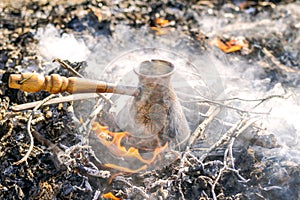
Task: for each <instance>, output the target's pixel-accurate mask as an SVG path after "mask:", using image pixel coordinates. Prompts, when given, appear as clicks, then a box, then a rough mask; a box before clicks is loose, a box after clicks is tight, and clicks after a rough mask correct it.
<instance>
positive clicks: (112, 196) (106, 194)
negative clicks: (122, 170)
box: [102, 192, 121, 200]
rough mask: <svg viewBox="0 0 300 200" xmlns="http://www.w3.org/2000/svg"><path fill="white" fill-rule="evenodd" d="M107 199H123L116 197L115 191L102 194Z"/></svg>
mask: <svg viewBox="0 0 300 200" xmlns="http://www.w3.org/2000/svg"><path fill="white" fill-rule="evenodd" d="M102 197H103V198H105V199H111V200H121V199H120V198H118V197H116V196H115V195H114V194H113V193H111V192H108V193H105V194H103V195H102Z"/></svg>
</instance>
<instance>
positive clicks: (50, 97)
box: [13, 94, 56, 165]
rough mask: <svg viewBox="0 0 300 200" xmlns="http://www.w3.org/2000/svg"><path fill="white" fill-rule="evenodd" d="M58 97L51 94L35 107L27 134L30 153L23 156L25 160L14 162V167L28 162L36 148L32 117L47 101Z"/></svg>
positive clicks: (30, 117) (29, 120) (28, 123)
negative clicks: (32, 130)
mask: <svg viewBox="0 0 300 200" xmlns="http://www.w3.org/2000/svg"><path fill="white" fill-rule="evenodd" d="M55 96H56V95H54V94H51V95H49V96H48V97H46V98H45V99H43V101H41V102H40V103H39V104H38V105H37V106H35V107H34V109H33V110H32V112H31V114H30V116H29V119H28V122H27V133H28V135H29V138H30V146H29V149H28V151H27V152H26V154H25V155H24V156H23V158H22V159H21V160H19V161H17V162H14V163H13V164H14V165H19V164H21V163H23V162H25V161H26V162H27V159H28V157H29V155H30V153H31V151H32V149H33V146H34V141H33V136H32V133H31V121H32V116H33V114H34V113H35V112H36V111H37V110H38V109H39V108H40V107H41V106H42V105H43V104H44V103H45V102H47V101H49V100H50V99H52V98H54V97H55Z"/></svg>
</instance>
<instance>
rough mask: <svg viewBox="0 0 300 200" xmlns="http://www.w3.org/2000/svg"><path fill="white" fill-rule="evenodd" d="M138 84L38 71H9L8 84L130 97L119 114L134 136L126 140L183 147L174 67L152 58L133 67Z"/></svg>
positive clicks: (186, 131)
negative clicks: (173, 79)
mask: <svg viewBox="0 0 300 200" xmlns="http://www.w3.org/2000/svg"><path fill="white" fill-rule="evenodd" d="M133 70H134V72H135V74H136V75H137V76H138V80H139V82H138V86H137V87H134V86H125V85H120V84H112V83H107V82H103V81H98V80H91V79H86V78H78V77H69V78H66V77H63V76H60V75H58V74H52V75H50V76H42V75H40V74H37V73H23V74H11V75H10V77H9V82H8V84H9V87H10V88H14V89H19V90H22V91H25V92H38V91H41V90H44V91H47V92H50V93H54V94H56V93H61V92H68V93H114V94H121V95H130V96H133V98H132V100H131V101H130V102H128V103H127V106H125V107H124V108H123V109H122V110H121V111H120V112H119V113H118V115H123V116H126V119H127V123H126V126H123V127H122V129H124V130H123V131H128V132H130V133H131V134H132V135H133V136H134V137H132V139H131V140H129V143H132V144H134V145H135V146H136V147H137V148H140V149H146V148H147V149H149V148H150V149H151V148H153V149H154V148H156V147H157V146H164V145H165V144H166V143H168V146H169V148H172V149H176V150H183V149H184V148H185V145H186V143H187V140H188V138H189V136H190V129H189V126H188V123H187V120H186V118H185V115H184V113H183V110H182V107H181V105H180V102H179V99H178V98H177V95H176V93H175V91H174V88H173V87H172V84H171V77H172V74H173V73H174V72H175V66H174V65H173V64H172V63H170V62H168V61H165V60H158V59H151V60H146V61H144V62H142V63H140V65H139V66H136V67H134V69H133Z"/></svg>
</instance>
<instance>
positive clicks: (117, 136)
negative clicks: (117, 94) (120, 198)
mask: <svg viewBox="0 0 300 200" xmlns="http://www.w3.org/2000/svg"><path fill="white" fill-rule="evenodd" d="M92 130H94V131H95V134H96V135H97V137H98V138H99V140H100V142H101V143H102V144H103V145H104V146H106V147H107V148H108V149H109V150H110V152H111V153H112V154H114V155H116V156H120V157H132V158H136V159H138V160H139V161H141V162H142V163H145V164H147V165H149V164H151V163H153V162H154V161H155V159H156V157H157V156H158V155H159V154H160V153H161V152H162V151H164V150H165V149H166V148H167V147H168V143H167V142H166V144H165V145H164V146H162V147H157V148H155V150H154V151H153V156H152V158H151V159H144V158H143V157H142V156H141V154H140V153H139V149H137V148H135V147H129V148H128V149H126V148H125V147H124V146H122V145H121V141H122V139H123V138H124V137H126V136H130V133H128V132H111V131H109V130H107V127H106V126H101V125H100V124H99V123H97V122H95V123H94V124H93V127H92ZM105 166H106V167H110V168H114V169H117V170H120V171H124V172H130V173H136V172H137V171H140V170H144V169H146V167H145V166H142V167H141V168H139V169H137V170H131V169H128V168H125V167H120V166H116V165H113V164H105Z"/></svg>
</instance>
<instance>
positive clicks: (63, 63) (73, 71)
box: [53, 58, 83, 78]
mask: <svg viewBox="0 0 300 200" xmlns="http://www.w3.org/2000/svg"><path fill="white" fill-rule="evenodd" d="M53 62H58V63H59V64H60V65H61V66H62V67H64V68H65V69H67V70H68V71H70V72H71V73H72V74H74V75H75V76H78V77H80V78H83V76H82V75H81V74H80V73H79V72H77V71H76V70H75V69H74V68H73V67H71V66H70V65H68V64H67V63H66V62H64V61H63V60H61V59H59V58H54V59H53Z"/></svg>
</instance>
